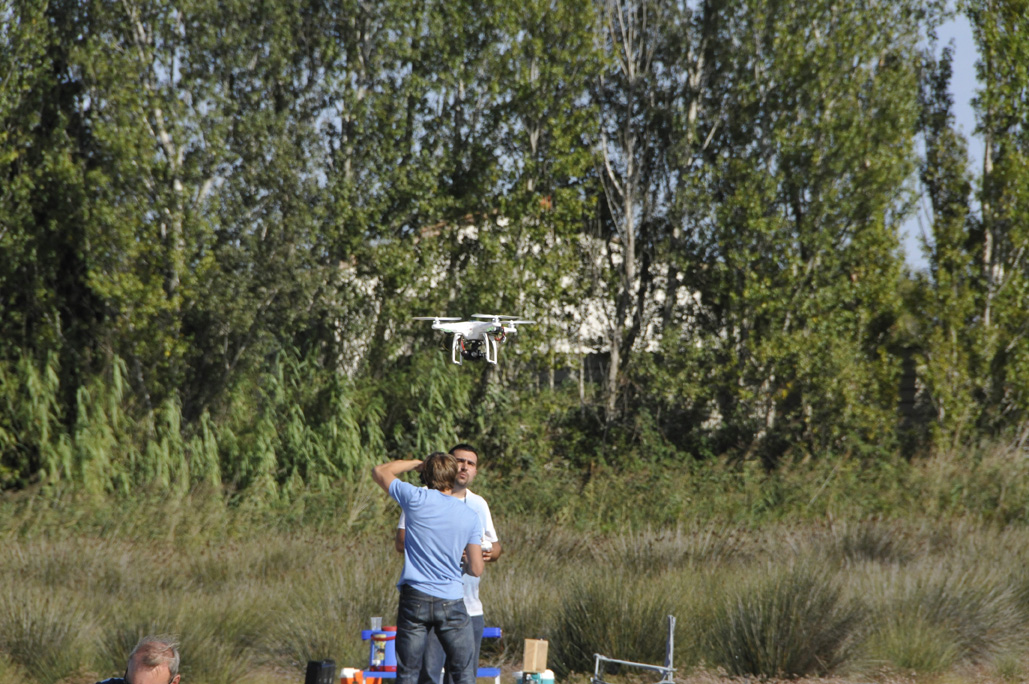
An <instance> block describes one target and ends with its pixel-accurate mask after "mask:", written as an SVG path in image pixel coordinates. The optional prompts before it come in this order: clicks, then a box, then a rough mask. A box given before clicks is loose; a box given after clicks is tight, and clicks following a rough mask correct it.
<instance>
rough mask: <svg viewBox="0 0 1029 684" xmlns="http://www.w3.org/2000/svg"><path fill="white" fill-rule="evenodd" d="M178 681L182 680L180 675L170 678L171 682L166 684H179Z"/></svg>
mask: <svg viewBox="0 0 1029 684" xmlns="http://www.w3.org/2000/svg"><path fill="white" fill-rule="evenodd" d="M180 679H182V675H180V674H177V675H175V676H174V677H172V680H171V681H170V682H168V684H179V680H180Z"/></svg>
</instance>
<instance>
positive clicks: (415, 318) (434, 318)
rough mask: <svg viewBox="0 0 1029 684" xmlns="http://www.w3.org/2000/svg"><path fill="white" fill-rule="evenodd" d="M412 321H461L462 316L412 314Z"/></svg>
mask: <svg viewBox="0 0 1029 684" xmlns="http://www.w3.org/2000/svg"><path fill="white" fill-rule="evenodd" d="M411 320H412V321H459V320H461V319H460V318H455V317H453V316H412V317H411Z"/></svg>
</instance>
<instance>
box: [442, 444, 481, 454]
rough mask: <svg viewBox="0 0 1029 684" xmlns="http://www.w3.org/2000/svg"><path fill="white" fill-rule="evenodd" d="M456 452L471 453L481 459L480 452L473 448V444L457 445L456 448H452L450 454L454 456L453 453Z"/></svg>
mask: <svg viewBox="0 0 1029 684" xmlns="http://www.w3.org/2000/svg"><path fill="white" fill-rule="evenodd" d="M455 451H470V452H472V453H473V454H475V457H476V458H478V457H479V450H478V449H476V448H475V447H473V446H472V445H471V444H465V443H464V442H462V443H460V444H455V445H454V446H452V447H450V452H449V453H450V454H451V455H453V453H454V452H455Z"/></svg>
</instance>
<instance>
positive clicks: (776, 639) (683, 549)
mask: <svg viewBox="0 0 1029 684" xmlns="http://www.w3.org/2000/svg"><path fill="white" fill-rule="evenodd" d="M383 498H384V497H383ZM47 510H49V511H50V513H49V515H50V516H51V517H49V518H47V517H46V516H44V517H43V518H41V519H40V522H37V527H36V528H35V533H33V531H32V530H31V529H27V528H26V525H25V523H24V521H20V520H18V519H17V517H16V516H15V517H10V518H6V519H5V520H6V521H7V522H8V523H9V526H7V527H6V529H3V528H0V684H7V683H8V682H14V681H19V682H37V683H40V684H42V683H44V682H45V683H47V684H53V683H54V682H63V683H65V684H72V683H73V682H74V683H76V684H78V683H79V682H87V681H88V682H92V681H96V680H97V679H100V678H101V677H102V676H110V675H113V674H117V673H118V672H120V671H121V670H122V669H123V668H124V659H125V656H126V654H127V653H128V651H129V649H131V647H132V645H133V644H134V643H135V641H136V640H137V639H138V638H139V636H140V635H142V634H145V633H149V632H170V633H175V634H178V635H179V637H180V639H181V642H182V648H183V666H182V669H183V674H184V675H186V676H188V678H189V681H191V682H196V683H197V684H203V683H209V684H229V683H232V682H255V681H260V682H283V683H284V682H288V681H299V678H300V677H302V673H303V669H304V666H305V664H306V661H307V660H309V659H316V658H317V659H320V658H332V659H334V660H336V662H337V663H338V664H339V665H340V666H344V665H346V666H361V665H362V664H363V663H366V662H367V656H368V646H367V643H364V642H362V641H361V640H360V636H359V634H360V631H361V629H363V628H366V626H367V623H368V618H369V617H371V616H372V615H381V616H383V618H384V620H385V622H386V623H387V624H389V623H391V622H393V618H394V616H395V614H396V612H395V611H396V590H395V588H394V586H393V585H394V583H395V581H396V577H397V574H398V573H399V569H400V563H401V559H400V557H399V555H398V554H397V553H396V552H395V551H393V549H392V543H391V540H392V531H393V525H394V524H395V519H396V512H395V511H393V510H389V509H383V510H382V511H381V512H380V513H379V518H378V519H379V523H378V525H374V526H372V525H370V526H368V527H367V528H361V529H355V528H353V527H347V526H346V525H343V524H341V525H340V527H339V529H338V530H331V529H328V528H326V527H324V526H322V524H321V523H319V524H318V525H314V526H311V527H305V526H304V525H303V524H302V523H300V524H297V525H292V526H288V525H282V524H281V523H280V524H278V525H276V524H275V521H273V520H270V519H268V518H261V517H253V516H252V515H251V514H249V513H245V512H239V511H237V512H235V513H233V512H231V511H228V512H225V511H223V512H222V513H221V514H215V513H214V512H212V511H210V510H205V509H204V508H203V507H202V506H196V507H195V508H194V507H191V506H190V505H189V501H188V500H182V501H181V502H179V503H176V502H175V501H174V500H168V501H167V502H164V503H162V504H159V505H158V504H155V505H153V506H151V507H147V506H140V507H139V508H138V510H136V511H135V514H134V515H133V511H132V510H128V511H126V515H130V516H132V517H133V518H134V519H135V520H136V522H135V523H134V524H130V523H128V522H123V523H122V524H119V525H114V524H112V523H111V521H109V520H105V519H103V517H102V516H98V519H99V520H100V522H99V523H97V524H96V525H95V526H91V525H90V523H89V522H88V521H86V520H83V519H75V520H72V521H70V527H72V528H74V529H75V530H76V532H75V533H74V534H60V533H58V530H56V529H55V528H53V527H52V525H53V524H54V523H55V521H56V519H57V513H55V512H54V511H53V509H47ZM158 510H160V511H163V512H164V514H163V515H158V514H157V511H158ZM147 511H149V512H147ZM236 515H240V516H243V517H244V520H245V524H244V523H242V522H234V521H233V517H234V516H236ZM299 519H300V520H303V519H305V518H304V517H303V516H302V517H301V518H299ZM261 521H263V522H261ZM205 524H207V525H208V526H206V527H205ZM497 524H498V527H499V529H500V531H501V538H502V540H503V542H504V545H505V552H504V556H503V557H502V558H501V560H500V561H499V562H498V563H496V564H491V565H490V566H489V567H488V568H487V569H486V575H485V579H484V581H483V588H482V591H483V596H484V601H485V604H486V610H487V614H486V620H487V623H488V624H490V625H498V626H501V627H503V629H504V635H505V636H504V639H503V640H501V642H500V643H492V642H488V643H487V644H486V648H485V649H484V654H485V655H484V659H485V660H486V661H487V662H489V663H492V664H502V665H503V666H504V667H507V668H510V669H514V668H516V667H517V666H518V664H519V662H518V661H519V659H520V657H521V643H522V639H523V638H526V637H544V638H547V639H548V640H549V641H550V644H551V661H550V664H551V666H552V668H553V669H555V670H557V671H558V672H559V673H560V674H559V676H560V677H561V679H564V680H569V681H573V680H578V679H580V678H581V677H582V674H581V673H583V672H588V671H590V670H591V669H592V656H593V653H604V654H605V655H608V656H612V657H616V658H621V659H625V660H634V661H638V662H654V663H658V662H661V661H662V659H663V657H664V639H665V633H664V630H665V621H664V616H665V615H667V614H674V615H676V616H677V617H678V618H679V621H678V631H677V635H676V641H677V648H676V665H677V667H678V668H679V672H680V676H681V677H682V678H684V679H685V678H687V677H694V676H695V677H705V676H707V675H705V674H704V673H705V672H715V671H721V672H725V673H727V674H735V675H740V676H756V677H769V678H771V677H781V676H791V677H797V676H813V675H819V676H837V677H839V676H847V675H851V674H853V675H855V676H858V675H860V676H864V677H868V676H871V675H872V674H874V673H875V672H881V671H884V670H885V671H894V672H913V673H927V674H928V673H943V672H946V671H960V669H961V668H979V669H978V670H976V671H977V672H980V673H981V672H983V671H992V672H996V673H998V674H997V676H998V677H999V676H1001V675H1000V673H1004V672H1007V673H1009V674H1010V673H1016V674H1017V673H1018V672H1020V671H1021V670H1020V669H1019V665H1018V664H1019V663H1021V662H1023V660H1024V659H1025V658H1026V657H1027V656H1029V648H1027V647H1026V646H1025V643H1026V636H1027V634H1026V629H1025V625H1026V624H1027V622H1029V611H1027V606H1026V601H1025V586H1026V571H1025V564H1024V560H1025V555H1026V553H1027V552H1026V551H1025V549H1027V548H1029V531H1027V530H1025V529H1021V528H1007V529H1003V530H998V529H997V528H994V527H990V526H985V525H982V524H973V523H968V522H957V523H953V524H945V523H937V524H936V525H929V524H922V523H918V524H905V523H901V522H892V523H886V522H883V521H870V522H869V523H868V527H869V531H868V532H867V533H860V532H859V531H858V523H847V524H846V525H843V524H842V523H837V524H834V525H829V526H826V525H816V524H799V525H798V524H789V525H770V526H765V527H762V528H758V529H753V530H751V529H748V528H745V527H736V528H733V529H731V530H725V529H723V528H722V527H721V526H719V525H704V524H699V523H695V524H692V525H689V526H686V525H683V526H681V527H678V528H676V529H673V530H665V531H662V530H657V529H645V528H644V529H638V530H625V531H622V532H615V533H603V534H589V533H586V532H583V531H582V530H579V529H577V528H576V527H574V526H563V525H552V524H551V525H544V524H538V523H535V522H527V521H518V520H510V521H509V520H508V519H506V518H505V517H503V516H502V515H499V511H498V516H497ZM169 528H170V529H169ZM890 536H893V537H894V538H895V540H896V541H895V543H894V544H892V545H891V544H887V543H886V540H887V539H888V538H889V537H890ZM983 668H985V669H986V670H984V669H983ZM691 672H692V673H695V674H692V675H691V674H690V673H691ZM614 674H615V676H617V673H614ZM1011 676H1015V675H1011Z"/></svg>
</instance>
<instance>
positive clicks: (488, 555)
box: [482, 542, 501, 563]
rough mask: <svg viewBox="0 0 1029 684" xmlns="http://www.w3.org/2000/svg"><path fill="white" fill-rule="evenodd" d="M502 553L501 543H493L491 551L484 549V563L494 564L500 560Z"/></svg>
mask: <svg viewBox="0 0 1029 684" xmlns="http://www.w3.org/2000/svg"><path fill="white" fill-rule="evenodd" d="M500 551H501V548H500V542H493V545H492V546H491V547H490V549H489V551H486V550H485V549H483V551H482V560H483V562H485V563H492V562H493V561H495V560H497V559H498V558H500Z"/></svg>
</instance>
